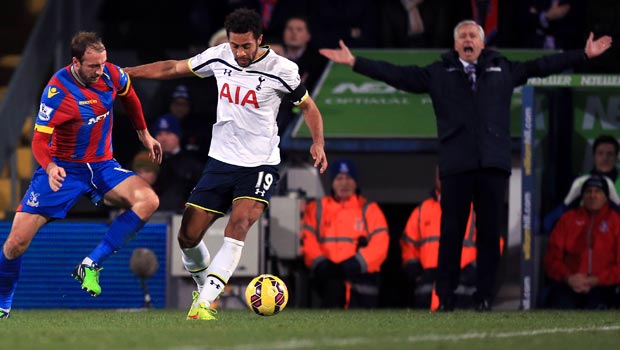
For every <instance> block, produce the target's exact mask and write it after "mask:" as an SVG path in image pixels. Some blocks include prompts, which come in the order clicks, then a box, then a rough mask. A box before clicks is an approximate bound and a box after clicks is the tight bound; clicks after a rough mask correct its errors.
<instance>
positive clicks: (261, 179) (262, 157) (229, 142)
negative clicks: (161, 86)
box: [126, 9, 327, 320]
mask: <svg viewBox="0 0 620 350" xmlns="http://www.w3.org/2000/svg"><path fill="white" fill-rule="evenodd" d="M224 27H225V28H226V33H227V35H228V43H224V44H221V45H218V46H214V47H211V48H209V49H207V50H206V51H204V52H202V53H200V54H198V55H196V56H194V57H192V58H189V59H186V60H179V61H175V60H169V61H159V62H155V63H150V64H146V65H142V66H137V67H132V68H127V69H126V70H127V72H128V73H129V74H130V75H131V76H132V77H133V78H150V79H173V78H179V77H183V76H192V75H196V76H198V77H207V76H215V78H216V80H217V85H218V91H219V94H218V96H219V102H218V106H217V122H216V123H215V124H214V125H213V137H212V141H211V148H210V150H209V159H208V161H207V165H206V168H205V171H204V172H203V176H202V178H201V179H200V180H199V181H198V184H197V185H196V187H195V188H194V190H193V191H192V193H191V194H190V197H189V199H188V200H187V204H186V207H185V212H184V213H183V220H182V223H181V228H180V230H179V234H178V240H179V245H180V247H181V250H182V253H183V254H182V256H183V264H184V266H185V268H186V269H187V270H188V271H189V272H190V273H191V274H192V277H193V278H194V280H195V281H196V284H197V286H198V292H194V301H193V303H192V306H191V307H190V310H189V313H188V314H187V319H189V320H192V319H197V320H215V319H216V317H215V315H214V314H215V313H216V311H215V310H214V309H213V308H212V307H211V304H212V303H213V301H214V300H215V299H216V298H217V297H218V296H219V294H220V293H221V292H222V291H223V290H224V286H225V285H226V283H228V279H229V278H230V277H231V276H232V274H233V272H234V271H235V269H236V268H237V264H238V263H239V258H240V257H241V251H242V249H243V245H244V241H245V237H246V235H247V233H248V230H249V229H250V227H251V226H252V224H254V222H256V220H258V218H259V217H260V216H261V215H262V213H263V210H264V209H265V208H266V207H267V205H268V203H269V198H270V197H271V195H272V193H273V192H274V189H275V188H276V184H277V181H278V179H279V175H278V169H277V165H278V164H279V163H280V149H279V147H278V145H279V142H280V138H279V137H278V126H277V123H276V116H277V114H278V109H279V107H280V103H281V102H282V99H283V98H289V99H291V100H292V101H293V103H294V104H295V105H297V106H299V108H300V109H301V110H302V111H303V112H304V119H305V122H306V124H307V125H308V128H309V129H310V133H311V135H312V142H313V143H312V146H310V154H311V155H312V158H313V159H314V166H315V167H318V168H319V170H320V172H321V173H323V172H324V171H325V169H326V168H327V158H326V156H325V151H324V144H325V141H324V137H323V119H322V117H321V114H320V112H319V109H318V108H317V107H316V104H315V103H314V101H313V100H312V98H311V97H310V96H309V95H308V91H307V90H306V88H305V87H304V85H303V84H302V83H301V80H300V77H299V72H298V68H297V65H296V64H295V63H293V62H292V61H289V60H288V59H286V58H284V57H282V56H278V55H277V54H276V53H275V52H273V51H272V50H270V49H269V47H268V46H265V47H261V46H260V44H261V42H262V39H263V36H262V34H261V33H262V23H261V20H260V16H259V15H258V13H256V12H255V11H252V10H248V9H238V10H235V11H233V12H232V13H231V14H229V15H228V17H227V18H226V21H225V24H224ZM231 207H232V212H231V214H230V220H229V222H228V225H227V226H226V228H225V230H224V236H225V237H224V243H223V245H222V247H221V248H220V250H219V251H218V252H217V254H216V255H215V256H214V257H213V260H211V257H210V254H209V251H208V249H207V246H206V245H205V243H204V242H203V241H202V237H203V236H204V234H205V232H206V231H207V229H208V228H209V227H211V225H212V224H213V222H215V220H217V219H218V218H219V217H222V216H223V215H225V214H226V213H227V212H228V210H229V209H230V208H231Z"/></svg>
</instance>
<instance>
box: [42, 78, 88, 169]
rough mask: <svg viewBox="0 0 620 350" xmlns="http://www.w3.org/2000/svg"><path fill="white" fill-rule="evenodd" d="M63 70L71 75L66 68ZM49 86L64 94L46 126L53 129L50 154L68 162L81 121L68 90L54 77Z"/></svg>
mask: <svg viewBox="0 0 620 350" xmlns="http://www.w3.org/2000/svg"><path fill="white" fill-rule="evenodd" d="M65 69H66V70H67V71H68V72H69V74H71V72H70V69H69V68H68V67H67V68H65ZM49 84H50V85H54V86H57V87H58V88H59V89H61V90H62V91H63V92H64V93H65V97H64V99H63V100H62V102H61V103H60V105H59V106H58V108H57V109H56V113H55V114H54V118H52V120H51V121H50V123H49V124H48V126H49V127H52V128H54V134H53V135H54V136H53V137H52V145H51V147H50V154H51V155H52V156H53V157H56V158H58V159H61V160H69V161H70V160H72V158H71V155H72V154H73V150H74V149H75V144H76V142H77V134H78V130H79V129H80V127H81V126H82V124H83V121H82V118H80V111H79V109H78V104H77V103H76V101H75V99H74V98H73V96H72V95H71V92H70V91H69V89H68V88H67V87H65V86H64V85H63V84H62V83H61V81H60V80H59V79H58V78H57V77H56V76H53V77H52V79H50V82H49Z"/></svg>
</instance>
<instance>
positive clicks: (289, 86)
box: [188, 43, 308, 167]
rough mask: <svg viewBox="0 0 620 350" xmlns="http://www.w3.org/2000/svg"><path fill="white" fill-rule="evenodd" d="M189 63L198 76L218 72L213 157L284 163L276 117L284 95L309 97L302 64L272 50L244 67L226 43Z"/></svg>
mask: <svg viewBox="0 0 620 350" xmlns="http://www.w3.org/2000/svg"><path fill="white" fill-rule="evenodd" d="M188 65H189V68H190V69H191V71H192V72H193V73H194V74H196V75H198V76H199V77H201V78H204V77H208V76H211V75H214V76H215V78H216V80H217V87H218V104H217V122H216V123H215V124H214V125H213V138H212V139H211V148H210V150H209V156H210V157H212V158H215V159H217V160H219V161H222V162H225V163H229V164H234V165H238V166H244V167H255V166H259V165H263V164H269V165H276V164H279V163H280V148H279V147H278V144H279V143H280V137H279V136H278V125H277V123H276V117H277V115H278V109H279V108H280V103H281V101H282V98H287V97H286V95H290V96H289V97H288V98H291V99H292V100H293V103H295V104H296V105H298V104H300V103H301V102H302V101H303V100H304V99H305V98H306V97H307V96H308V94H307V92H306V89H305V87H304V86H303V85H302V84H301V81H300V78H299V72H298V68H297V64H295V63H294V62H292V61H290V60H288V59H286V58H284V57H282V56H278V55H277V54H276V53H275V52H273V51H271V50H269V49H268V48H267V52H266V53H265V54H264V55H263V56H262V57H260V58H259V59H257V60H256V61H254V62H252V64H250V65H249V66H248V67H245V68H243V67H241V66H239V65H238V64H237V62H236V61H235V59H234V56H233V54H232V51H231V49H230V45H229V44H228V43H225V44H221V45H218V46H215V47H211V48H208V49H207V50H205V51H204V52H202V53H200V54H198V55H196V56H194V57H192V58H190V59H189V60H188ZM300 90H301V91H300Z"/></svg>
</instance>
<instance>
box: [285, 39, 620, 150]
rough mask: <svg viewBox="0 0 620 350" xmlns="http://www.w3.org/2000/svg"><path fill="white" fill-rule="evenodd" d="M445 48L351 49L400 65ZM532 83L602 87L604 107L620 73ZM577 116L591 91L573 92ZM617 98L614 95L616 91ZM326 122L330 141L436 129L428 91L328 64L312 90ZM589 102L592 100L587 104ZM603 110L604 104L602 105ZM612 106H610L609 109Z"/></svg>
mask: <svg viewBox="0 0 620 350" xmlns="http://www.w3.org/2000/svg"><path fill="white" fill-rule="evenodd" d="M444 52H445V50H355V51H354V54H355V55H356V56H362V57H367V58H372V59H378V60H384V61H388V62H392V63H394V64H399V65H409V64H415V65H419V66H425V65H428V64H430V63H432V62H434V61H436V60H438V59H439V58H440V56H441V54H442V53H444ZM500 52H501V53H502V54H504V55H505V56H506V57H508V58H509V59H511V60H517V61H523V60H528V59H533V58H537V57H540V56H543V55H546V54H550V53H553V52H549V51H540V50H534V51H532V50H500ZM528 84H531V85H534V86H548V87H552V86H564V87H579V86H583V87H591V86H602V87H606V88H607V89H606V91H607V95H603V96H601V97H600V98H601V99H603V100H604V101H601V102H599V103H601V104H603V105H609V104H610V103H611V104H613V103H614V102H613V98H614V97H613V96H609V95H613V92H610V91H611V90H609V89H608V88H609V87H619V86H620V76H603V75H595V76H591V75H558V76H551V77H548V78H544V79H541V78H534V79H530V81H529V82H528ZM575 91H576V92H575V94H576V95H577V96H576V97H575V98H574V99H573V100H574V101H573V102H574V104H575V111H576V120H579V118H580V117H581V116H583V114H584V113H583V112H582V111H584V110H587V108H588V107H587V101H588V97H586V96H583V97H582V96H581V94H582V93H584V94H592V93H593V91H592V90H590V89H586V90H583V92H582V90H579V89H576V90H575ZM614 96H615V95H614ZM313 98H314V99H315V101H316V103H317V106H318V107H319V109H320V110H321V113H322V115H323V119H324V124H325V137H326V138H327V139H328V140H329V139H332V140H337V139H350V140H364V139H365V140H377V139H380V140H390V139H392V140H394V139H398V140H406V139H418V140H420V139H421V140H429V139H435V138H436V134H437V130H436V123H435V115H434V111H433V106H432V101H431V99H430V97H429V96H428V95H427V94H410V93H405V92H402V91H399V90H397V89H395V88H393V87H391V86H389V85H387V84H385V83H383V82H380V81H376V80H373V79H370V78H367V77H365V76H363V75H360V74H357V73H354V72H353V71H352V69H351V68H350V67H348V66H343V65H338V64H331V63H330V64H329V65H328V67H327V68H326V71H325V73H324V75H323V77H322V79H321V82H320V83H319V85H318V87H317V89H316V90H315V91H314V93H313ZM590 103H592V102H590ZM606 108H607V107H606ZM611 108H613V107H611ZM511 109H512V117H511V135H512V136H513V137H515V138H518V137H520V136H521V89H520V88H517V89H515V94H514V95H513V99H512V108H511ZM291 136H292V137H293V138H308V137H309V132H308V129H307V128H306V126H305V124H304V123H303V121H302V120H301V119H300V120H298V123H297V124H296V125H295V129H294V130H293V133H292V135H291Z"/></svg>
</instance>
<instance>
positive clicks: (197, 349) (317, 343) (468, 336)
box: [170, 325, 620, 350]
mask: <svg viewBox="0 0 620 350" xmlns="http://www.w3.org/2000/svg"><path fill="white" fill-rule="evenodd" d="M619 330H620V325H613V326H600V327H597V326H592V327H575V328H546V329H537V330H531V331H518V332H502V333H492V332H482V333H462V334H429V335H420V336H410V337H404V338H403V337H397V338H391V339H387V340H386V339H384V340H382V342H384V343H385V342H392V343H406V344H408V343H422V342H441V341H451V342H455V341H461V340H472V339H494V338H497V339H500V338H517V337H528V336H532V335H546V334H558V333H575V332H610V331H619ZM375 340H376V338H370V337H355V338H323V339H292V340H289V341H280V342H273V343H267V344H239V345H231V346H214V347H211V346H209V349H210V350H262V349H265V350H269V349H276V350H278V349H308V348H320V347H324V346H331V347H338V346H351V345H364V344H368V343H372V342H373V341H375ZM204 348H205V347H204V346H191V345H190V346H175V347H172V348H170V350H202V349H204Z"/></svg>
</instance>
